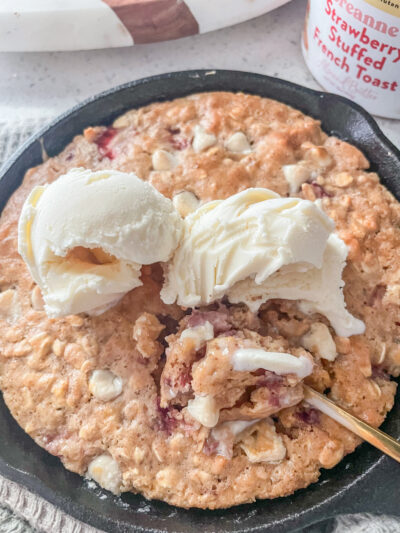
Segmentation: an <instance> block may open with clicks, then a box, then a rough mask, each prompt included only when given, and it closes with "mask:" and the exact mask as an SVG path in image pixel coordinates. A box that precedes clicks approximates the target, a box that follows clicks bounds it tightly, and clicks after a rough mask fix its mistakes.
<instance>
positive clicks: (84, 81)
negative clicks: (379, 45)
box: [0, 0, 400, 146]
mask: <svg viewBox="0 0 400 533" xmlns="http://www.w3.org/2000/svg"><path fill="white" fill-rule="evenodd" d="M217 1H218V0H217ZM305 8H306V0H293V1H292V2H290V3H289V4H286V5H285V6H283V7H281V8H279V9H277V10H275V11H273V12H271V13H268V14H267V15H264V16H262V17H259V18H257V19H254V20H251V21H249V22H245V23H243V24H239V25H237V26H234V27H232V28H227V29H223V30H219V31H215V32H212V33H208V34H205V35H198V36H195V37H189V38H186V39H181V40H179V41H170V42H166V43H156V44H148V45H136V46H134V47H131V48H119V49H112V50H97V51H89V52H64V53H32V54H26V53H14V54H5V53H3V54H0V72H1V76H0V121H10V120H14V119H15V118H22V119H23V118H25V117H34V118H35V117H38V116H43V117H47V116H48V117H52V116H54V115H56V114H58V113H60V112H62V111H64V110H66V109H68V108H70V107H71V106H73V105H74V104H76V103H78V102H80V101H82V100H83V99H85V98H87V97H88V96H91V95H94V94H96V93H98V92H100V91H103V90H105V89H108V88H110V87H113V86H115V85H118V84H121V83H124V82H127V81H130V80H133V79H138V78H141V77H144V76H149V75H152V74H158V73H161V72H168V71H174V70H182V69H189V68H190V69H192V68H210V69H211V68H226V69H238V70H247V71H253V72H259V73H262V74H268V75H271V76H277V77H280V78H285V79H287V80H290V81H293V82H296V83H299V84H301V85H305V86H307V87H311V88H317V89H318V88H320V87H319V85H318V84H317V82H316V81H315V80H314V79H313V77H312V76H311V74H310V73H309V71H308V69H307V67H306V65H305V63H304V60H303V57H302V54H301V50H300V34H301V29H302V24H303V19H304V13H305ZM378 122H379V124H380V126H381V128H382V129H383V131H384V132H385V134H386V135H387V136H388V137H389V138H390V139H391V140H392V141H393V142H394V144H396V145H397V146H400V121H394V120H383V119H378Z"/></svg>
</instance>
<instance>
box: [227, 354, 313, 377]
mask: <svg viewBox="0 0 400 533" xmlns="http://www.w3.org/2000/svg"><path fill="white" fill-rule="evenodd" d="M231 363H232V367H233V369H234V370H236V371H238V372H253V371H254V370H258V369H259V368H263V369H264V370H269V371H270V372H275V374H278V375H285V374H296V375H297V377H299V378H300V379H303V378H305V377H306V376H308V375H310V374H311V372H312V370H313V364H312V362H311V361H310V360H309V359H308V358H307V357H304V356H302V355H301V356H300V357H295V356H294V355H291V354H290V353H281V352H267V351H266V350H261V349H259V348H239V349H238V350H236V351H235V352H233V354H232V356H231Z"/></svg>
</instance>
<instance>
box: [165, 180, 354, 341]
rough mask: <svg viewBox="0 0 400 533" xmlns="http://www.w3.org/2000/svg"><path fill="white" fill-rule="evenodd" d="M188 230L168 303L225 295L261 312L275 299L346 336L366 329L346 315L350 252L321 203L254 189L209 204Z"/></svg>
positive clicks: (168, 282)
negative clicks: (297, 305) (293, 303)
mask: <svg viewBox="0 0 400 533" xmlns="http://www.w3.org/2000/svg"><path fill="white" fill-rule="evenodd" d="M184 227H185V229H184V235H183V239H182V241H181V244H180V246H179V248H178V249H177V250H176V252H175V254H174V256H173V259H172V260H171V262H170V264H169V265H168V266H167V267H166V279H165V283H164V287H163V290H162V292H161V297H162V299H163V300H164V302H166V303H173V302H174V301H177V302H178V304H179V305H182V306H187V307H194V306H198V305H205V304H209V303H211V302H213V301H215V300H217V299H219V298H222V297H223V296H225V295H226V296H227V297H228V299H229V300H230V301H231V302H232V303H238V302H244V303H246V304H247V305H248V306H249V307H250V309H251V310H252V311H257V309H258V308H259V307H260V305H261V304H262V303H263V302H265V301H267V300H269V299H272V298H286V299H290V300H299V299H300V300H302V302H301V304H302V305H303V308H304V309H305V310H307V311H316V312H319V313H322V314H324V315H325V316H326V317H327V318H328V319H329V320H330V321H331V323H332V326H333V327H334V328H335V329H336V331H337V332H338V334H340V335H346V336H347V335H354V334H357V333H361V332H362V331H363V330H364V324H363V323H362V322H361V321H360V320H357V319H356V318H354V317H353V316H352V315H351V314H350V313H349V312H348V311H347V310H346V305H345V301H344V296H343V292H342V288H343V285H344V283H343V281H342V278H341V274H342V270H343V268H344V265H345V260H346V257H347V248H346V246H345V244H344V243H343V242H342V241H341V240H340V239H339V238H338V237H337V236H336V235H334V234H333V233H332V232H333V230H334V224H333V221H332V220H331V219H330V218H329V217H328V216H327V215H326V214H324V213H323V211H322V210H321V209H320V208H319V207H318V206H316V205H315V204H314V203H312V202H309V201H308V200H301V199H299V198H281V197H280V196H279V195H278V194H276V193H274V192H272V191H270V190H268V189H247V190H245V191H243V192H240V193H238V194H235V195H233V196H231V197H230V198H227V199H226V200H217V201H213V202H209V203H207V204H204V205H203V206H201V207H200V208H198V209H197V210H196V211H194V212H193V213H191V214H190V215H189V216H187V217H186V219H185V221H184Z"/></svg>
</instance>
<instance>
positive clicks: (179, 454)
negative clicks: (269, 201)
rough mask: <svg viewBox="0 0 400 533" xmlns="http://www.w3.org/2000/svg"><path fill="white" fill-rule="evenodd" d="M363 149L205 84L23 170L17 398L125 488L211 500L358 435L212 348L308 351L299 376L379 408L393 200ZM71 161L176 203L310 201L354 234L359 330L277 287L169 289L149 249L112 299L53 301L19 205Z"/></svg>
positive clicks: (5, 250)
mask: <svg viewBox="0 0 400 533" xmlns="http://www.w3.org/2000/svg"><path fill="white" fill-rule="evenodd" d="M368 166H369V165H368V161H367V160H366V159H365V157H364V156H363V155H362V153H361V152H360V151H359V150H358V149H357V148H355V147H353V146H351V145H350V144H348V143H345V142H343V141H341V140H339V139H337V138H335V137H329V136H327V135H326V134H325V133H324V132H323V131H322V130H321V127H320V124H319V122H318V121H316V120H314V119H312V118H311V117H307V116H305V115H304V114H302V113H301V112H300V111H297V110H295V109H292V108H290V107H288V106H286V105H284V104H281V103H279V102H276V101H273V100H269V99H266V98H261V97H258V96H252V95H246V94H232V93H228V92H214V93H204V94H196V95H192V96H188V97H186V98H182V99H178V100H174V101H171V102H163V103H154V104H152V105H149V106H147V107H144V108H141V109H135V110H132V111H129V112H128V113H126V114H124V115H123V116H121V117H119V118H117V119H116V120H115V122H114V124H113V125H112V126H109V127H104V126H96V127H91V128H87V129H86V130H85V131H84V132H83V135H78V136H77V137H75V138H74V140H73V141H72V142H71V143H70V144H69V145H68V146H67V147H66V148H65V149H64V150H63V151H62V152H61V153H60V154H59V155H58V156H56V157H53V158H50V159H49V160H48V161H46V162H44V163H43V164H41V165H39V166H38V167H36V168H32V169H30V170H29V171H28V172H27V173H26V176H25V178H24V181H23V183H22V185H21V187H20V188H19V189H18V190H17V191H16V192H15V193H14V194H13V195H12V197H11V198H10V200H9V202H8V204H7V206H6V208H5V209H4V211H3V214H2V216H1V220H0V253H1V257H2V261H1V267H0V268H1V271H0V289H1V292H0V386H1V390H2V392H3V397H4V400H5V402H6V404H7V405H8V407H9V409H10V411H11V413H12V415H13V416H14V417H15V419H16V420H17V422H18V423H19V424H20V426H21V427H22V428H23V429H24V430H25V431H26V432H27V433H28V434H29V435H30V436H31V437H32V438H33V439H34V440H35V442H36V443H37V444H38V445H40V446H42V447H44V448H45V449H46V450H47V451H48V452H49V453H51V454H53V455H55V456H57V457H59V458H60V460H61V461H62V463H63V464H64V465H65V467H66V468H68V469H70V470H72V471H74V472H77V473H79V474H81V475H89V476H90V477H92V478H94V479H96V480H97V481H99V482H100V483H101V484H102V485H103V486H104V487H105V488H106V489H108V490H112V491H113V492H115V493H119V492H122V491H133V492H139V493H142V494H144V495H145V496H146V497H147V498H157V499H161V500H164V501H166V502H168V503H170V504H174V505H178V506H182V507H200V508H211V509H214V508H223V507H229V506H232V505H237V504H241V503H245V502H252V501H254V500H255V499H256V498H275V497H278V496H285V495H288V494H291V493H292V492H294V491H295V490H297V489H299V488H302V487H306V486H307V485H309V484H310V483H312V482H314V481H316V480H317V479H318V477H319V473H320V469H321V468H332V467H333V466H335V464H337V463H338V462H339V461H340V460H341V459H342V458H343V456H344V455H345V454H347V453H350V452H352V451H353V450H354V449H355V447H356V446H357V445H358V444H359V442H360V441H359V439H358V438H357V437H356V436H354V435H353V434H352V433H350V432H349V431H347V430H346V429H344V428H343V427H341V426H340V425H338V424H337V423H336V422H335V421H333V420H331V419H330V418H328V417H327V416H325V415H324V414H320V413H318V412H317V411H315V410H313V409H310V408H308V407H307V406H306V405H305V404H304V403H303V402H302V401H301V399H302V390H301V384H300V383H299V380H298V379H295V378H293V376H292V377H290V376H278V375H276V374H274V373H273V372H266V371H264V370H262V371H260V372H258V371H255V372H236V373H235V372H233V371H232V368H231V367H230V366H229V365H226V366H223V364H222V363H221V362H220V360H221V358H223V357H225V356H223V353H224V350H225V349H228V351H229V350H231V349H233V348H232V347H237V346H239V345H240V346H243V345H244V344H246V343H251V345H252V346H261V347H266V348H267V349H268V348H269V347H273V349H274V351H277V352H287V353H289V354H292V355H293V356H294V357H299V356H304V357H306V358H309V359H310V360H311V359H312V360H313V367H312V373H311V374H310V375H309V376H308V377H307V378H306V379H305V381H306V383H308V384H310V385H311V386H313V387H315V388H316V389H317V390H319V391H321V392H324V391H325V392H327V393H328V395H329V396H330V397H332V398H333V399H334V400H335V401H336V402H338V404H339V405H342V406H343V407H344V408H345V409H347V410H348V411H350V412H352V413H354V414H355V415H356V416H358V417H360V418H361V419H363V420H365V421H366V422H368V423H369V424H372V425H373V426H375V427H377V426H379V425H380V424H381V423H382V421H383V420H384V418H385V416H386V413H387V412H388V411H389V410H390V409H391V408H392V406H393V399H394V394H395V389H396V384H395V383H394V382H393V381H391V380H390V375H392V376H398V375H399V374H400V322H399V298H400V277H399V276H400V274H399V272H400V270H399V260H400V206H399V203H398V202H397V201H396V200H395V198H394V197H393V196H392V195H391V194H390V193H389V191H388V190H386V189H385V187H383V186H382V185H381V184H380V182H379V178H378V176H377V175H376V174H375V173H373V172H370V171H368ZM75 167H84V168H88V169H92V170H101V169H117V170H120V171H129V172H134V173H135V174H136V175H137V176H138V177H139V178H141V179H142V180H146V181H148V182H149V183H151V184H152V185H153V186H154V187H155V188H156V189H158V190H159V191H160V192H161V193H162V194H164V195H165V196H167V197H169V198H173V200H174V204H175V205H176V207H177V209H179V211H180V212H181V213H182V215H183V216H184V215H185V213H187V212H188V210H190V209H192V208H193V206H196V205H199V203H200V202H205V201H208V200H213V199H224V198H227V197H228V196H230V195H232V194H234V193H237V192H239V191H242V190H244V189H246V188H249V187H266V188H269V189H272V190H273V191H276V192H277V193H279V194H280V195H282V196H289V195H296V196H298V197H300V198H305V199H308V200H311V201H318V203H319V204H320V206H321V208H322V209H323V210H324V211H325V212H326V213H327V214H328V215H329V216H330V217H331V218H332V219H333V220H334V221H335V224H336V231H337V233H338V235H339V236H340V237H341V238H342V239H343V240H344V241H345V242H346V244H347V245H348V247H349V250H350V252H349V257H348V262H347V266H346V268H345V271H344V280H345V283H346V285H345V289H344V292H345V298H346V302H347V306H348V309H349V311H350V312H351V313H352V314H354V315H355V316H356V317H358V318H360V319H362V320H363V321H364V322H365V324H366V330H365V334H363V335H359V336H356V337H351V338H344V337H339V336H338V335H336V334H335V332H334V331H333V329H332V328H331V325H330V324H329V322H328V321H327V320H326V319H325V318H324V317H322V316H320V315H311V316H310V315H305V314H303V313H302V312H301V311H300V310H299V309H298V307H297V306H296V303H295V302H290V301H285V300H273V301H269V302H268V303H266V304H264V305H263V306H262V307H261V309H260V310H259V312H258V313H257V314H253V313H251V312H250V311H249V310H248V309H247V308H246V307H245V306H244V305H224V304H219V305H211V306H208V307H207V308H204V309H201V310H191V309H183V308H180V307H179V306H178V305H166V304H164V303H163V302H162V300H161V299H160V290H161V287H162V282H163V278H162V268H161V266H160V265H157V264H155V265H151V266H145V267H142V271H141V281H142V282H143V285H142V286H141V287H138V288H136V289H134V290H132V291H131V292H130V293H128V294H127V295H126V296H125V297H124V298H123V299H122V300H121V301H120V302H119V303H118V304H117V305H116V306H115V307H113V308H112V309H109V310H108V311H106V312H105V313H103V314H102V315H100V316H88V315H86V314H80V315H70V316H66V317H64V318H57V319H54V318H49V317H48V316H47V315H46V313H45V312H44V309H43V300H42V298H41V294H40V290H39V288H38V287H37V286H36V285H35V284H34V282H33V280H32V278H31V277H30V275H29V273H28V270H27V267H26V265H25V264H24V262H23V260H22V259H21V257H20V256H19V255H18V252H17V224H18V218H19V215H20V212H21V207H22V204H23V202H24V200H25V198H26V197H27V195H28V194H29V192H30V191H31V189H32V188H33V187H34V186H35V185H43V184H46V183H50V182H52V181H53V180H55V179H57V178H58V177H59V176H60V175H62V174H64V173H65V172H67V171H68V170H69V169H72V168H75ZM206 322H208V323H209V324H211V325H212V328H210V327H209V326H206V325H205V324H206ZM196 327H200V328H201V327H202V328H203V329H197V330H196V334H195V335H194V336H193V334H192V333H190V334H189V335H188V334H184V331H185V330H187V329H190V328H192V329H194V328H196ZM196 335H197V336H196ZM182 336H183V339H182ZM216 362H218V364H217V366H216V367H215V363H216ZM225 362H226V361H225ZM214 370H215V371H216V374H215V375H214ZM219 372H221V374H220V375H219ZM239 374H241V375H239ZM196 393H197V394H198V395H199V394H200V395H203V396H207V395H208V396H209V397H212V398H213V401H214V407H216V408H217V409H218V410H219V412H220V413H222V417H221V418H220V419H218V421H217V424H216V425H214V426H213V427H207V426H206V425H204V424H201V423H200V422H199V421H198V419H196V418H195V417H193V412H194V411H193V410H192V414H191V409H190V407H189V406H190V405H193V404H191V403H190V402H193V400H194V399H195V395H196ZM238 421H239V422H241V424H238ZM208 425H209V426H210V425H211V424H208Z"/></svg>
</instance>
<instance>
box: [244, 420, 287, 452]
mask: <svg viewBox="0 0 400 533" xmlns="http://www.w3.org/2000/svg"><path fill="white" fill-rule="evenodd" d="M240 447H241V448H242V450H243V451H244V453H245V454H246V455H247V458H248V459H249V461H250V462H251V463H261V462H263V463H276V462H279V461H282V459H284V458H285V455H286V447H285V445H284V443H283V440H282V437H281V436H280V435H278V434H277V433H276V429H275V425H274V423H273V422H272V421H271V420H270V419H265V420H262V421H261V422H258V423H257V424H255V425H253V426H251V427H250V428H249V429H248V430H247V431H246V430H245V431H244V433H243V436H242V437H241V440H240Z"/></svg>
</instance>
